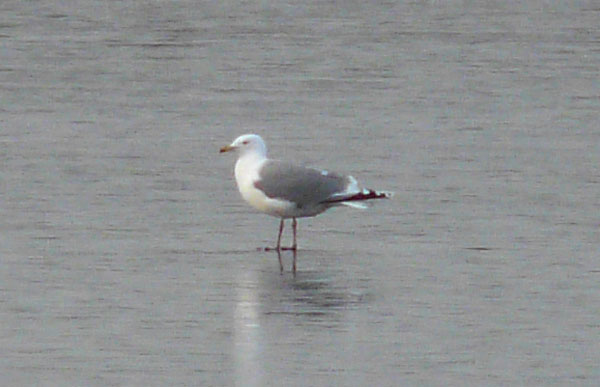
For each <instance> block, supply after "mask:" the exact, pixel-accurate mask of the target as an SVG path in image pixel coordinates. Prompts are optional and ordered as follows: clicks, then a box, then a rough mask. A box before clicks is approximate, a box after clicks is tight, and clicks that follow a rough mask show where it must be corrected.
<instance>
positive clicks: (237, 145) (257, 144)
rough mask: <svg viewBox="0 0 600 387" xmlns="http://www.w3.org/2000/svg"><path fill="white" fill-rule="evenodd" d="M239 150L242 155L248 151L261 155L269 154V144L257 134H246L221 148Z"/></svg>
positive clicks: (222, 150)
mask: <svg viewBox="0 0 600 387" xmlns="http://www.w3.org/2000/svg"><path fill="white" fill-rule="evenodd" d="M232 150H237V151H238V152H239V153H240V157H242V156H243V155H245V154H248V153H254V154H258V155H260V156H263V157H266V156H267V146H266V145H265V142H264V141H263V139H262V138H261V137H260V136H259V135H257V134H244V135H243V136H239V137H238V138H236V139H235V140H234V141H233V142H232V143H231V144H229V145H225V146H224V147H223V148H221V150H220V152H221V153H223V152H229V151H232Z"/></svg>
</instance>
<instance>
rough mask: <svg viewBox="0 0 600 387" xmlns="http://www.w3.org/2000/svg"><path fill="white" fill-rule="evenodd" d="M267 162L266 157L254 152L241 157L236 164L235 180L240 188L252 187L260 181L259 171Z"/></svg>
mask: <svg viewBox="0 0 600 387" xmlns="http://www.w3.org/2000/svg"><path fill="white" fill-rule="evenodd" d="M265 160H266V156H265V155H264V154H261V153H255V152H253V153H246V154H243V155H240V158H239V159H238V160H237V162H236V163H235V180H236V182H237V185H238V188H240V189H241V188H242V187H245V186H249V185H252V184H254V182H255V181H257V180H258V179H259V176H258V171H259V169H260V165H261V164H262V163H263V162H264V161H265Z"/></svg>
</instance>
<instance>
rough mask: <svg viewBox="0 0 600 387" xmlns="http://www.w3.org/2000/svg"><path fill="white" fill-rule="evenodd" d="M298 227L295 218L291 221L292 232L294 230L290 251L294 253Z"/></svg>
mask: <svg viewBox="0 0 600 387" xmlns="http://www.w3.org/2000/svg"><path fill="white" fill-rule="evenodd" d="M297 226H298V222H297V221H296V218H293V219H292V230H294V244H293V245H292V250H294V251H296V247H297V245H296V227H297Z"/></svg>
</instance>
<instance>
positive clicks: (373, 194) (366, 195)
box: [323, 189, 392, 203]
mask: <svg viewBox="0 0 600 387" xmlns="http://www.w3.org/2000/svg"><path fill="white" fill-rule="evenodd" d="M391 197H392V193H391V192H383V191H381V192H378V191H374V190H372V189H364V190H363V191H362V192H359V193H357V194H354V195H352V196H346V197H340V198H333V199H329V200H326V201H324V202H323V203H341V202H355V201H363V200H372V199H389V198H391Z"/></svg>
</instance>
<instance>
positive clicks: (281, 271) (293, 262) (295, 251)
mask: <svg viewBox="0 0 600 387" xmlns="http://www.w3.org/2000/svg"><path fill="white" fill-rule="evenodd" d="M275 251H276V252H277V259H278V260H279V272H280V274H283V261H282V260H281V250H275ZM291 251H292V254H293V255H292V256H293V260H292V274H294V277H296V257H297V255H298V252H297V250H291Z"/></svg>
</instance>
